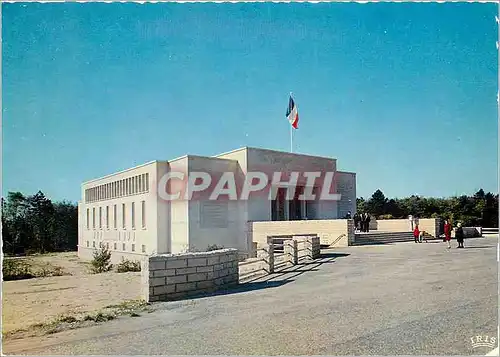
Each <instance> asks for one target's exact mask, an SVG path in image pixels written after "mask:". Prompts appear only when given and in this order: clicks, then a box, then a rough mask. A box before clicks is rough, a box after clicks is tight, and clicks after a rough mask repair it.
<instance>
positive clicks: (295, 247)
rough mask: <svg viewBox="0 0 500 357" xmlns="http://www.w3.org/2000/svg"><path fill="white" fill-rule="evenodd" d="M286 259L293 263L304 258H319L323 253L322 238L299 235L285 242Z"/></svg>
mask: <svg viewBox="0 0 500 357" xmlns="http://www.w3.org/2000/svg"><path fill="white" fill-rule="evenodd" d="M283 248H284V254H285V260H286V261H287V262H288V263H291V264H293V265H297V264H299V262H300V261H303V260H314V259H318V258H319V257H320V255H321V245H320V238H319V237H317V236H310V237H303V236H297V237H295V236H294V237H293V238H292V239H289V240H286V241H284V242H283Z"/></svg>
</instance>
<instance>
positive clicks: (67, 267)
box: [20, 252, 90, 276]
mask: <svg viewBox="0 0 500 357" xmlns="http://www.w3.org/2000/svg"><path fill="white" fill-rule="evenodd" d="M20 259H26V260H28V261H29V264H30V265H32V266H33V267H35V268H36V267H38V266H43V265H45V264H51V265H54V266H60V267H61V268H62V269H63V270H64V271H65V272H67V273H68V274H69V275H73V276H80V275H88V274H89V267H90V263H89V262H85V261H82V260H80V258H78V255H77V252H65V253H50V254H41V255H33V256H29V257H26V258H20Z"/></svg>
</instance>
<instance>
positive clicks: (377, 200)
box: [367, 190, 387, 216]
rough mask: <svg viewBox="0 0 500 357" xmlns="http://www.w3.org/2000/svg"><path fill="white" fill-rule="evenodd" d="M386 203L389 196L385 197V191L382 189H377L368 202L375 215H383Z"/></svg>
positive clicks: (371, 211) (370, 210)
mask: <svg viewBox="0 0 500 357" xmlns="http://www.w3.org/2000/svg"><path fill="white" fill-rule="evenodd" d="M386 203H387V198H385V195H384V193H383V192H382V191H381V190H377V191H375V192H374V193H373V195H372V197H371V198H370V200H369V201H368V203H367V205H368V207H367V208H368V211H369V212H370V213H371V214H373V215H375V216H381V215H383V214H385V213H386Z"/></svg>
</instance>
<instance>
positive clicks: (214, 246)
mask: <svg viewBox="0 0 500 357" xmlns="http://www.w3.org/2000/svg"><path fill="white" fill-rule="evenodd" d="M219 249H224V246H222V245H221V246H218V245H217V244H212V245H209V246H208V248H207V250H206V251H207V252H211V251H212V250H219Z"/></svg>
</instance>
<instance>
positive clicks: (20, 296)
mask: <svg viewBox="0 0 500 357" xmlns="http://www.w3.org/2000/svg"><path fill="white" fill-rule="evenodd" d="M19 259H29V260H30V262H31V263H30V264H34V265H37V264H39V265H44V264H47V263H49V264H52V265H56V266H61V267H62V268H63V269H64V270H65V271H67V272H69V273H71V274H72V275H71V276H55V277H47V278H34V279H26V280H15V281H4V282H2V295H3V296H2V318H3V324H2V332H3V333H4V334H5V336H6V337H9V336H10V337H13V336H18V338H19V336H21V337H24V336H23V334H22V333H21V335H19V333H17V335H16V333H15V331H18V332H19V331H31V332H32V331H33V329H34V330H37V331H38V330H40V331H57V330H58V329H59V328H60V327H61V326H64V324H69V327H71V326H72V325H71V324H76V325H79V324H81V323H82V322H85V323H92V322H93V321H92V319H91V318H88V317H87V320H85V317H86V316H90V315H92V314H94V315H95V314H97V313H98V312H101V313H103V314H108V315H116V314H121V313H123V311H126V309H125V310H124V309H123V306H124V305H123V304H124V302H126V301H137V300H139V299H140V278H141V277H140V273H137V272H134V273H120V274H118V273H115V272H109V273H103V274H95V275H91V274H89V272H88V269H87V266H88V264H86V263H83V262H81V261H80V260H79V259H78V257H77V255H76V253H73V252H71V253H58V254H47V255H40V256H31V257H29V258H19ZM113 305H114V307H110V306H113ZM120 311H121V312H120ZM125 313H127V312H125ZM65 318H66V319H67V320H64V319H65ZM61 319H62V320H61ZM89 319H90V320H89ZM102 319H105V317H102V318H101V317H97V320H99V321H98V322H100V320H102ZM80 320H82V321H80ZM94 322H95V321H94ZM51 324H52V325H51ZM49 325H50V326H49ZM40 331H38V332H37V334H38V333H39V332H40Z"/></svg>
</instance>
